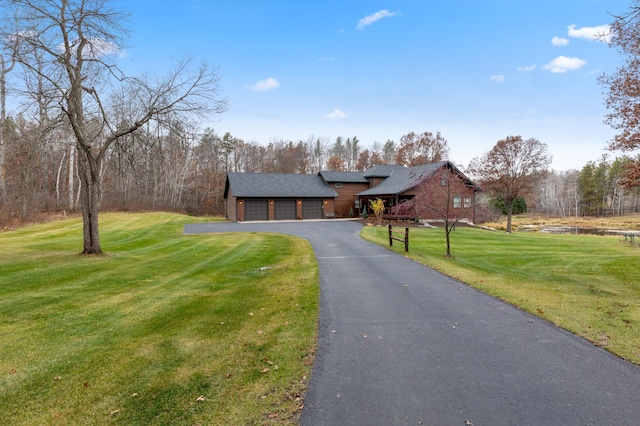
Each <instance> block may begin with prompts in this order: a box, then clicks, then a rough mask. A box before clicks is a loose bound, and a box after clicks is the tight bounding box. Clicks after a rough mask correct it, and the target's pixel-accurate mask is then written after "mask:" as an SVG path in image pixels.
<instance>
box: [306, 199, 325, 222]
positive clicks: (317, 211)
mask: <svg viewBox="0 0 640 426" xmlns="http://www.w3.org/2000/svg"><path fill="white" fill-rule="evenodd" d="M302 218H303V219H322V200H321V199H320V200H314V199H306V200H304V201H303V202H302Z"/></svg>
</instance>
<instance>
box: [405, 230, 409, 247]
mask: <svg viewBox="0 0 640 426" xmlns="http://www.w3.org/2000/svg"><path fill="white" fill-rule="evenodd" d="M404 251H405V252H408V251H409V228H404Z"/></svg>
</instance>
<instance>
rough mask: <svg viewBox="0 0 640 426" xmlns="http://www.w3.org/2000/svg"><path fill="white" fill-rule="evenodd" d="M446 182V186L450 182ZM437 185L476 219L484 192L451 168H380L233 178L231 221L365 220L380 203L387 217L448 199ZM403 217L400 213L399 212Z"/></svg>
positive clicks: (229, 185)
mask: <svg viewBox="0 0 640 426" xmlns="http://www.w3.org/2000/svg"><path fill="white" fill-rule="evenodd" d="M445 178H446V180H445ZM434 182H435V183H437V184H439V185H441V186H444V185H445V184H446V187H447V189H448V190H450V191H451V192H450V195H451V196H450V198H451V200H450V203H451V208H452V209H457V208H465V212H466V211H470V212H471V213H470V214H469V215H470V216H472V217H470V218H469V219H471V220H473V216H474V215H475V213H474V212H475V195H476V194H477V193H478V192H480V188H479V187H478V186H477V185H476V184H474V183H473V182H472V181H471V180H470V179H469V178H467V177H466V176H465V175H464V174H463V173H462V172H460V171H459V170H458V169H457V168H456V167H455V166H454V165H453V164H452V163H451V162H449V161H442V162H438V163H432V164H425V165H421V166H415V167H404V166H398V165H378V166H375V167H372V168H370V169H368V170H366V171H364V172H335V171H321V172H320V173H318V174H317V175H310V174H271V173H228V174H227V180H226V184H225V189H224V199H225V200H226V211H227V218H228V219H229V220H238V221H249V220H286V219H290V220H295V219H298V220H299V219H327V218H335V217H351V216H359V215H361V214H362V212H363V210H364V209H367V211H368V210H369V209H368V206H369V200H372V199H376V198H380V199H382V200H383V201H384V202H385V206H386V207H387V213H392V212H393V211H394V210H393V209H394V207H396V206H399V205H400V204H402V203H403V202H405V201H408V200H413V199H415V198H416V197H425V193H426V192H427V191H429V194H428V196H429V197H443V195H442V191H434V190H433V188H437V185H435V186H434ZM396 214H397V209H396Z"/></svg>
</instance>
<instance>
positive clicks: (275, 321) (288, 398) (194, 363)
mask: <svg viewBox="0 0 640 426" xmlns="http://www.w3.org/2000/svg"><path fill="white" fill-rule="evenodd" d="M104 216H105V219H106V220H105V221H104V223H103V224H102V229H103V235H105V236H108V237H105V238H103V246H104V248H105V249H106V250H107V251H108V252H109V255H108V256H105V257H100V258H84V257H82V256H79V255H76V254H73V255H69V254H66V255H59V254H58V253H59V252H57V251H56V253H55V254H53V256H52V262H51V264H49V263H47V259H46V257H45V258H43V259H41V260H40V262H41V263H40V266H39V268H37V269H34V268H33V265H32V264H30V262H31V260H30V258H31V257H32V256H33V255H35V254H36V253H27V254H26V255H24V256H23V258H22V259H20V258H18V259H15V260H14V263H16V262H17V263H22V265H23V266H24V267H23V269H22V271H20V270H18V269H17V268H15V267H13V269H14V271H13V273H12V278H11V280H12V281H11V282H7V281H9V280H8V279H5V276H2V277H0V295H1V296H2V297H0V315H2V318H8V319H9V320H8V321H3V322H2V324H1V325H0V389H2V392H0V406H3V407H4V413H3V416H4V418H5V419H10V423H11V424H55V423H56V422H58V423H61V424H104V423H105V422H115V423H120V424H197V423H202V424H261V423H262V422H264V421H272V420H269V415H271V416H274V415H277V416H276V417H274V418H275V419H277V420H280V422H281V423H289V422H290V423H295V420H294V417H292V416H293V415H294V414H295V413H296V411H297V410H298V409H299V405H300V404H301V402H300V401H296V397H294V396H295V395H298V394H300V392H302V391H303V389H304V386H305V382H306V380H307V379H308V376H309V373H310V368H311V362H310V360H311V359H312V357H311V355H310V354H312V353H313V348H314V344H315V334H316V327H317V309H318V275H317V264H316V261H315V258H314V257H313V252H312V250H311V248H310V247H309V245H308V243H306V242H305V241H302V240H299V239H295V238H292V237H288V236H282V235H262V234H261V235H250V234H225V235H203V236H182V235H181V230H182V226H183V224H184V223H185V222H187V221H189V220H191V219H190V218H187V217H185V216H180V215H166V214H152V215H147V214H145V215H117V214H113V215H104ZM121 216H122V218H121ZM138 216H140V217H139V218H138ZM149 216H151V217H152V218H153V220H149V218H148V217H149ZM68 223H69V225H68V226H76V225H77V224H75V223H74V222H73V221H70V222H68ZM167 223H170V224H171V225H172V226H173V228H172V229H164V230H163V231H162V232H159V231H157V230H155V231H154V229H155V227H156V225H158V226H162V225H166V224H167ZM41 226H45V227H46V226H51V227H54V228H55V227H58V226H61V223H55V224H48V225H41ZM64 226H67V225H66V224H65V225H64ZM64 226H63V227H64ZM129 226H131V228H128V227H129ZM145 226H147V228H145ZM39 227H40V226H39ZM39 227H38V228H39ZM123 228H124V230H123ZM165 228H167V227H166V226H165ZM20 232H21V234H22V238H26V239H28V238H29V236H28V235H29V234H28V233H25V232H24V230H21V231H20ZM37 233H38V234H39V235H42V234H47V233H48V232H46V231H43V230H42V229H38V230H37ZM51 233H52V234H55V232H51ZM7 234H10V233H5V234H0V246H2V244H3V243H4V241H7V240H9V241H11V240H12V238H13V237H11V236H9V238H7ZM63 234H65V232H59V233H58V235H63ZM114 234H115V235H118V234H121V235H127V238H128V240H127V242H126V244H124V245H120V246H118V245H117V244H116V243H115V239H114V240H113V241H112V242H113V244H114V245H113V246H110V245H109V243H108V241H109V240H110V239H111V238H112V235H114ZM132 234H137V235H138V237H139V238H140V241H139V244H138V245H136V244H135V243H134V241H133V237H131V235H132ZM3 237H4V238H3ZM78 237H79V235H76V236H75V238H76V239H75V240H74V239H73V238H69V241H67V242H65V241H64V238H61V239H60V240H58V241H56V240H55V239H54V240H52V241H51V244H52V245H55V246H56V247H61V246H63V247H66V248H67V249H68V250H73V248H75V247H76V244H77V243H78V241H77V238H78ZM61 240H62V241H61ZM34 245H35V246H38V245H39V244H34ZM145 248H146V249H145ZM42 249H46V246H44V247H43V246H40V247H39V249H38V250H42ZM1 263H2V264H5V263H6V264H10V263H12V262H10V261H7V260H6V259H2V261H1ZM61 263H64V264H61ZM49 267H50V268H51V269H48V268H49ZM92 269H95V270H96V271H95V272H93V271H92ZM46 270H48V271H49V272H52V273H53V274H55V275H56V276H55V278H52V279H47V278H46V277H47V274H46V273H42V271H46ZM20 277H22V280H21V281H23V282H30V284H26V285H24V286H22V288H21V286H20V284H19V283H16V282H15V280H16V279H17V278H20ZM276 366H277V367H276ZM200 395H203V396H204V398H205V400H204V401H197V398H198V397H199V396H200ZM109 413H112V415H111V416H109ZM0 423H1V422H0Z"/></svg>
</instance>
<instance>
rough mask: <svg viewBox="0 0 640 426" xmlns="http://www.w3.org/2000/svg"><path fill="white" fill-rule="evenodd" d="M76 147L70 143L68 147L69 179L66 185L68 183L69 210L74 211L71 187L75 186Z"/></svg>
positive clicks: (74, 203) (74, 205)
mask: <svg viewBox="0 0 640 426" xmlns="http://www.w3.org/2000/svg"><path fill="white" fill-rule="evenodd" d="M75 164H76V149H75V147H74V146H73V145H71V146H70V147H69V180H68V185H69V193H68V200H69V210H71V211H74V210H75V209H76V202H75V200H74V199H73V198H74V197H73V188H74V186H75V182H74V179H75V174H76V167H75Z"/></svg>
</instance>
